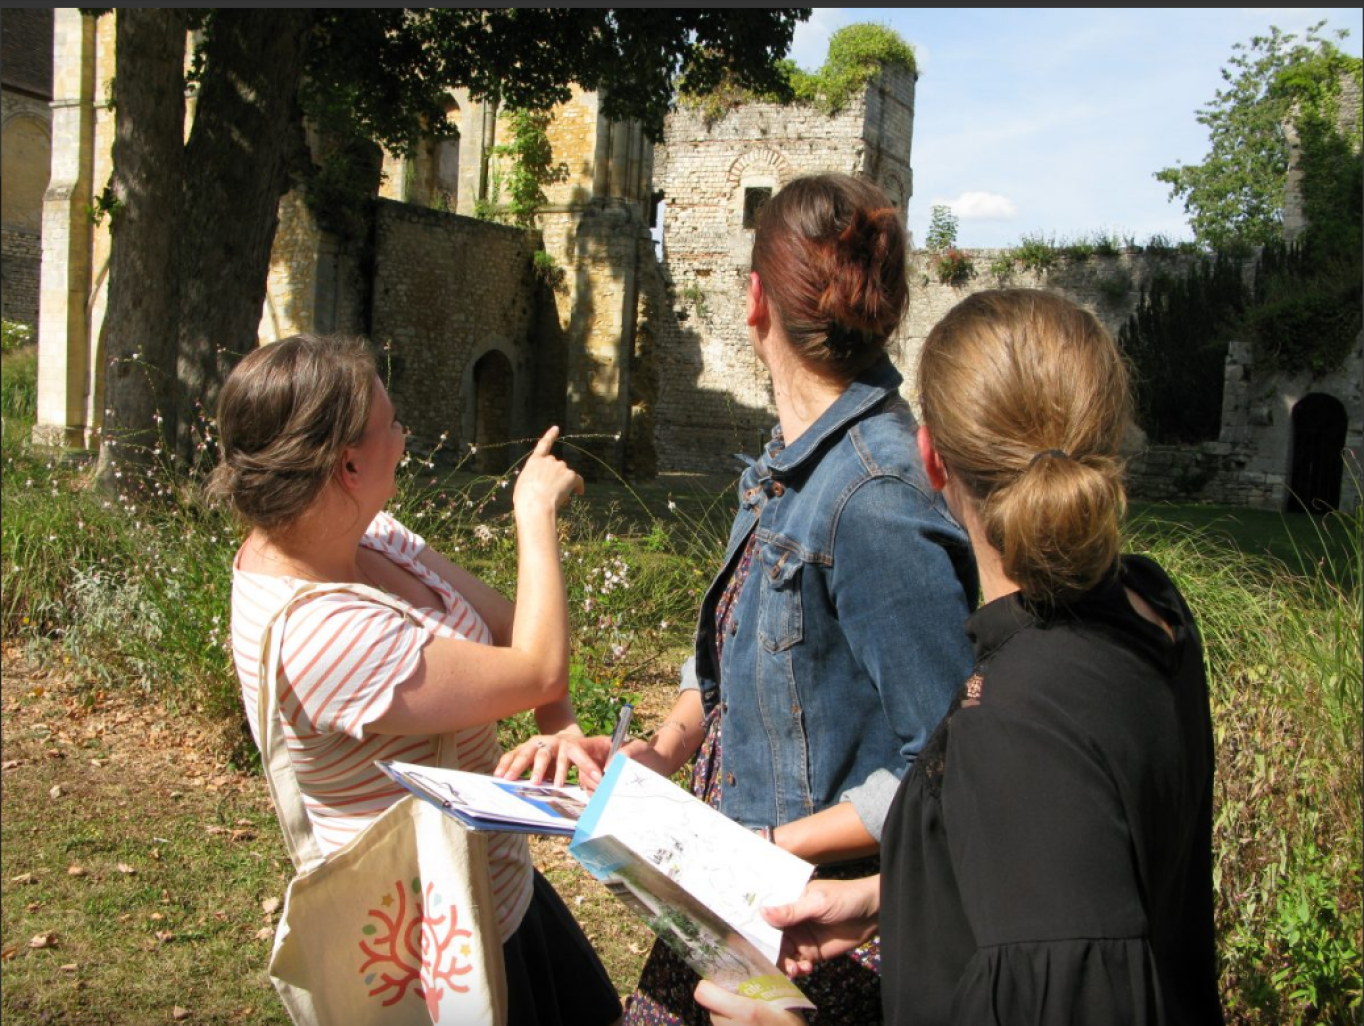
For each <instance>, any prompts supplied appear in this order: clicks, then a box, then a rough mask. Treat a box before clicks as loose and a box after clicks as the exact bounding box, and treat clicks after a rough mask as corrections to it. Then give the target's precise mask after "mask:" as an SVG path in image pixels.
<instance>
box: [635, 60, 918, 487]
mask: <svg viewBox="0 0 1364 1026" xmlns="http://www.w3.org/2000/svg"><path fill="white" fill-rule="evenodd" d="M915 80H916V76H915V74H914V72H912V71H909V70H908V69H906V68H903V67H900V66H897V65H889V66H886V67H885V68H883V69H882V71H881V72H880V74H879V75H878V76H877V77H876V78H875V79H873V80H872V81H871V82H870V83H869V84H868V85H867V86H866V88H865V89H864V90H862V92H861V93H860V95H857V96H855V97H853V98H852V100H851V101H850V102H849V103H848V105H847V106H846V107H845V108H843V109H842V110H841V111H839V112H838V113H836V114H833V115H828V114H825V113H823V112H822V111H819V110H817V109H815V108H814V107H809V106H803V105H797V104H791V105H782V104H775V103H746V104H744V105H742V106H740V107H737V108H735V109H733V110H730V111H729V112H728V113H727V114H725V115H723V116H722V117H720V118H719V119H718V120H714V121H709V120H708V119H707V117H706V115H705V114H704V113H703V112H701V111H700V110H696V109H689V108H686V107H683V108H681V109H679V110H677V111H675V112H674V113H673V114H671V115H669V117H668V122H667V128H666V133H665V145H664V146H663V147H662V148H661V149H660V151H659V152H658V153H657V154H656V156H655V163H656V166H657V169H658V171H657V175H656V180H657V184H658V188H659V189H661V190H662V192H663V196H664V208H665V209H664V219H663V266H664V272H665V275H666V276H667V279H668V281H669V284H670V286H671V291H672V303H673V307H674V309H675V310H676V319H675V320H674V319H668V321H667V322H665V323H664V324H663V325H662V330H661V333H660V334H661V337H660V339H659V344H658V356H657V369H656V373H657V380H658V401H657V409H656V411H655V421H656V423H657V424H658V425H659V427H658V428H657V431H656V442H657V449H658V462H659V465H660V466H664V467H667V468H669V469H673V470H695V471H719V472H728V471H731V470H733V469H735V466H736V464H735V463H734V461H733V459H732V458H731V457H730V455H729V454H731V453H735V452H747V453H750V454H752V453H755V452H756V451H757V448H758V446H759V445H760V444H761V443H762V442H763V441H765V439H766V436H767V432H768V429H769V428H770V427H771V425H772V423H773V422H774V418H775V413H774V407H773V400H772V394H771V386H770V383H769V381H768V378H767V374H766V372H765V371H764V370H763V368H762V366H761V365H760V364H759V363H758V361H757V358H756V357H755V356H754V354H753V349H752V346H751V345H750V344H749V339H748V329H747V327H746V325H745V323H744V301H745V300H744V297H745V285H746V282H747V277H748V272H749V256H750V252H751V250H752V246H753V226H754V224H755V216H756V213H757V210H758V208H759V207H760V206H761V203H762V201H763V200H764V199H766V198H767V197H768V196H770V195H771V194H772V193H774V192H775V191H777V190H778V189H780V188H781V187H782V186H783V185H785V184H786V183H787V182H789V181H790V180H791V179H792V178H794V177H796V176H798V175H803V174H815V173H820V172H829V171H841V172H845V173H848V174H854V175H861V176H864V177H867V178H870V179H871V180H872V181H874V182H876V183H877V184H879V185H880V186H881V187H882V188H883V189H884V190H885V191H886V193H887V194H888V195H889V197H890V198H891V200H892V202H894V203H895V204H896V205H897V206H899V208H900V209H901V210H904V209H905V205H906V203H907V202H908V200H909V198H910V196H911V195H912V193H913V183H914V178H913V172H912V170H911V168H910V149H911V143H912V139H913V131H914V87H915Z"/></svg>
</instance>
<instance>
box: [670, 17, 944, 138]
mask: <svg viewBox="0 0 1364 1026" xmlns="http://www.w3.org/2000/svg"><path fill="white" fill-rule="evenodd" d="M888 66H897V67H901V68H904V69H905V70H907V71H909V72H910V73H912V74H918V65H917V63H916V62H915V58H914V48H913V47H912V46H910V45H909V44H908V43H906V42H905V41H904V40H903V39H902V38H900V35H899V33H897V32H896V31H895V30H894V29H891V28H887V27H886V26H884V25H873V24H858V25H846V26H844V27H843V28H841V29H839V30H838V31H837V32H835V33H834V34H833V35H832V36H830V37H829V50H828V54H827V55H826V56H825V59H824V64H823V65H822V66H821V67H820V69H819V70H818V71H804V70H802V69H801V68H799V67H797V66H796V63H795V61H792V60H784V61H781V62H779V64H778V67H779V68H780V69H781V72H782V74H783V75H784V76H785V79H786V85H787V89H788V91H789V95H783V94H782V93H780V92H775V91H774V92H766V93H757V92H753V91H750V90H747V89H743V88H741V87H739V86H738V85H736V84H735V82H734V81H733V79H725V80H724V81H722V82H721V83H720V84H719V85H718V86H716V87H715V88H714V89H709V90H706V91H705V92H691V91H689V90H688V89H687V84H686V82H685V81H684V82H682V83H681V86H680V88H679V90H678V92H679V102H680V104H681V105H682V106H683V107H686V108H689V109H691V110H696V111H699V112H700V113H701V117H702V119H703V120H704V121H705V123H706V125H707V126H710V125H713V124H715V122H717V121H719V120H720V119H721V118H723V117H724V116H725V115H726V114H728V113H729V112H730V111H731V110H732V109H734V108H735V107H738V106H741V105H742V104H745V103H785V102H787V101H788V100H789V99H791V98H794V99H795V100H796V102H798V103H804V104H809V105H810V106H812V107H815V108H817V109H818V110H820V111H822V112H823V113H825V114H828V115H834V114H837V113H838V112H839V111H841V110H842V109H843V108H844V107H846V106H847V105H848V103H849V102H850V101H851V100H852V99H853V98H854V97H856V96H857V95H858V94H860V93H861V91H862V90H863V89H865V88H866V86H867V84H868V83H869V82H871V80H872V79H874V78H875V77H876V76H877V75H878V74H879V73H880V71H881V69H882V68H884V67H888Z"/></svg>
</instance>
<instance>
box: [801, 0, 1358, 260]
mask: <svg viewBox="0 0 1364 1026" xmlns="http://www.w3.org/2000/svg"><path fill="white" fill-rule="evenodd" d="M1360 17H1361V16H1360V9H1359V8H1345V7H1329V8H1328V7H1320V8H1278V7H1243V8H1233V9H1230V10H1216V9H1212V8H1185V9H1150V8H1118V9H1107V10H1105V9H1099V8H1083V9H1079V10H1064V9H1060V8H1031V9H1022V10H1020V9H1013V8H976V9H972V8H917V9H912V8H911V9H893V8H816V9H815V12H814V14H813V16H812V17H811V19H810V21H809V22H807V23H806V24H804V25H801V26H799V27H798V28H797V29H796V37H795V42H794V44H793V46H792V51H791V56H792V57H793V58H794V59H795V61H796V63H797V64H799V65H800V66H801V67H804V68H818V67H819V66H820V65H821V64H823V63H824V57H825V54H826V52H827V50H828V42H829V35H830V34H831V33H832V32H833V31H835V30H836V29H838V28H840V27H841V26H843V25H848V24H852V23H854V22H868V21H870V22H877V23H880V24H883V25H888V26H890V27H891V28H893V29H895V30H896V31H897V32H898V33H899V34H900V35H901V36H902V37H903V38H904V39H905V41H906V42H908V43H910V44H911V45H912V46H913V47H914V48H915V51H916V53H917V57H918V62H919V83H918V87H917V98H916V104H915V106H916V111H915V122H914V151H913V155H912V158H911V163H912V165H913V167H914V196H913V198H912V199H911V200H910V204H909V228H910V230H911V231H912V232H913V233H914V239H915V242H916V244H920V245H921V244H922V243H923V239H924V235H925V233H926V230H927V228H928V219H929V211H930V208H931V207H932V205H933V204H935V203H947V204H949V205H951V206H952V207H953V209H954V210H955V211H956V213H957V214H958V216H959V217H960V219H961V222H960V227H959V231H958V241H959V242H960V244H961V245H963V246H970V247H978V246H1011V245H1014V244H1015V243H1016V242H1017V241H1018V239H1019V237H1020V236H1021V235H1023V234H1024V233H1035V232H1042V233H1044V234H1047V235H1052V234H1054V235H1056V236H1057V237H1058V239H1064V238H1070V237H1076V236H1080V235H1086V234H1089V233H1091V232H1094V231H1096V230H1100V229H1105V230H1111V231H1113V232H1116V233H1118V234H1119V235H1123V234H1130V235H1133V236H1135V237H1136V238H1137V240H1138V241H1139V242H1140V241H1144V240H1145V239H1146V238H1147V237H1149V236H1150V235H1152V234H1155V233H1162V234H1164V235H1167V236H1169V237H1170V238H1171V239H1175V240H1180V239H1189V238H1192V235H1191V233H1190V232H1189V229H1188V225H1187V224H1186V223H1185V219H1184V211H1183V206H1182V204H1180V203H1178V202H1172V201H1170V199H1169V198H1168V197H1169V190H1168V188H1167V187H1166V186H1164V185H1162V184H1161V183H1160V182H1157V181H1156V180H1155V179H1154V178H1153V177H1152V175H1153V174H1154V172H1156V171H1157V170H1159V169H1160V168H1163V167H1167V166H1170V165H1173V164H1176V163H1179V162H1183V163H1186V164H1196V163H1199V162H1200V161H1201V160H1202V158H1203V156H1204V154H1205V153H1207V148H1208V137H1207V130H1206V129H1205V128H1204V127H1203V126H1202V125H1200V124H1198V122H1197V121H1196V120H1195V115H1196V112H1197V110H1198V108H1199V107H1202V106H1204V105H1206V104H1207V103H1208V102H1209V101H1210V100H1212V98H1213V96H1214V94H1215V93H1216V91H1217V89H1218V88H1219V87H1220V86H1221V84H1222V81H1221V77H1220V69H1221V68H1222V66H1223V65H1224V64H1225V63H1226V60H1227V58H1228V57H1230V56H1231V54H1232V44H1234V43H1238V42H1248V41H1249V40H1250V38H1251V37H1252V36H1254V35H1262V34H1266V33H1267V32H1268V29H1269V26H1270V25H1277V26H1278V27H1279V28H1281V29H1283V30H1284V31H1296V32H1298V33H1299V34H1301V33H1302V31H1303V30H1304V29H1306V28H1307V26H1309V25H1311V24H1314V23H1315V22H1317V21H1321V20H1326V21H1327V23H1328V28H1348V29H1349V30H1350V37H1349V38H1348V39H1347V40H1345V42H1344V43H1343V44H1342V46H1343V48H1344V49H1345V50H1347V51H1348V52H1350V53H1353V54H1356V55H1357V54H1359V52H1360V36H1361V32H1360Z"/></svg>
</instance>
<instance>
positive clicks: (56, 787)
mask: <svg viewBox="0 0 1364 1026" xmlns="http://www.w3.org/2000/svg"><path fill="white" fill-rule="evenodd" d="M64 794H66V792H65V791H64V790H62V785H61V784H53V785H52V790H51V791H48V792H47V796H48V797H49V798H60V797H61V796H62V795H64Z"/></svg>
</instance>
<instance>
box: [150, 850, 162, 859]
mask: <svg viewBox="0 0 1364 1026" xmlns="http://www.w3.org/2000/svg"><path fill="white" fill-rule="evenodd" d="M151 856H152V858H154V859H156V860H157V861H158V862H159V861H161V849H160V848H153V849H152V851H151Z"/></svg>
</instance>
